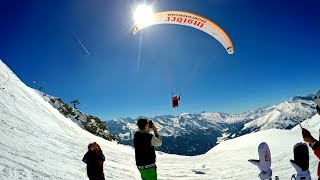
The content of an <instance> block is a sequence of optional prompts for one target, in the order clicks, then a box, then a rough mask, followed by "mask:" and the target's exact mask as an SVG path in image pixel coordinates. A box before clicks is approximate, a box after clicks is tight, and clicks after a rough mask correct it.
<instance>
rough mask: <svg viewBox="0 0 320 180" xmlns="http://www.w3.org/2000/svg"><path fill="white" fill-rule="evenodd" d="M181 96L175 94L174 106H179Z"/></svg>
mask: <svg viewBox="0 0 320 180" xmlns="http://www.w3.org/2000/svg"><path fill="white" fill-rule="evenodd" d="M179 101H180V96H173V97H172V108H178V107H179Z"/></svg>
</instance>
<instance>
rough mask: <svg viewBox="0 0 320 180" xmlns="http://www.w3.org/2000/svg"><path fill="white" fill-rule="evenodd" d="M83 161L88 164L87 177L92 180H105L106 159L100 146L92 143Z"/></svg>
mask: <svg viewBox="0 0 320 180" xmlns="http://www.w3.org/2000/svg"><path fill="white" fill-rule="evenodd" d="M82 161H83V162H84V163H86V164H87V175H88V178H89V179H90V180H105V178H104V173H103V162H104V161H105V157H104V155H103V153H102V150H101V148H100V146H99V144H97V143H96V142H93V143H90V144H89V145H88V152H87V153H86V154H85V155H84V157H83V159H82Z"/></svg>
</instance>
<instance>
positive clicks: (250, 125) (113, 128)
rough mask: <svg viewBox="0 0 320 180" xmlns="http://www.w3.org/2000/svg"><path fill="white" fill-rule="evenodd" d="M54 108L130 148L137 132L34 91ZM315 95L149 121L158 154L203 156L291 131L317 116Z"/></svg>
mask: <svg viewBox="0 0 320 180" xmlns="http://www.w3.org/2000/svg"><path fill="white" fill-rule="evenodd" d="M37 92H38V93H39V94H40V95H42V97H43V98H44V99H45V100H46V101H47V102H49V103H50V104H51V105H52V106H53V107H54V108H56V109H57V110H59V112H60V113H61V114H62V115H64V116H65V117H67V118H70V119H71V120H72V121H74V122H76V123H77V124H78V125H79V126H80V127H82V128H83V129H85V130H87V131H89V132H91V133H92V134H94V135H97V136H100V137H103V138H104V139H107V140H117V141H119V142H120V143H121V144H125V145H131V146H133V144H132V142H133V141H132V138H133V135H134V133H135V132H136V131H137V125H136V122H137V119H138V118H137V119H132V118H118V119H113V120H110V121H106V122H104V121H102V120H100V119H99V118H98V117H96V116H93V115H90V114H88V113H83V112H81V111H79V110H78V109H76V108H74V107H71V106H69V105H68V104H66V103H65V102H64V101H63V100H62V99H61V98H57V97H52V96H50V95H47V94H45V93H43V92H40V91H37ZM313 98H314V95H308V96H306V97H303V96H296V97H293V98H292V99H290V100H288V101H286V102H283V103H281V104H279V105H275V106H266V107H262V108H258V109H256V110H252V111H248V112H245V113H242V114H236V115H230V114H227V113H216V112H202V113H193V114H190V113H183V114H181V115H179V116H172V115H164V116H156V117H152V118H148V119H150V120H152V121H153V122H154V123H155V125H156V126H157V127H158V130H159V132H160V134H161V135H162V138H163V145H162V146H161V147H159V148H158V150H159V151H162V152H166V153H170V154H179V155H189V156H194V155H199V154H204V153H206V152H207V151H208V150H210V149H211V148H212V147H214V146H215V145H216V144H219V143H220V142H222V141H225V140H227V139H232V138H236V137H239V136H242V135H245V134H248V133H252V132H256V131H260V130H266V129H274V128H275V129H291V128H293V127H294V126H296V125H297V124H298V123H299V122H302V121H304V120H305V119H308V118H310V117H312V116H313V115H315V114H316V110H315V103H314V102H313Z"/></svg>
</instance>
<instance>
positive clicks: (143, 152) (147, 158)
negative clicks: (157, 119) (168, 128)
mask: <svg viewBox="0 0 320 180" xmlns="http://www.w3.org/2000/svg"><path fill="white" fill-rule="evenodd" d="M137 125H138V128H139V130H138V131H137V132H136V133H135V134H134V138H133V141H134V149H135V158H136V165H137V168H138V170H139V172H140V175H141V178H142V179H143V180H157V166H156V152H155V149H154V147H158V146H161V145H162V140H161V138H160V136H159V134H158V130H157V128H156V126H155V125H154V124H153V123H152V121H148V120H147V119H139V120H138V122H137ZM151 129H152V130H153V132H154V135H152V134H150V133H149V132H150V130H151Z"/></svg>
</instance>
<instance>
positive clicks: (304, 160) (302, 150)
mask: <svg viewBox="0 0 320 180" xmlns="http://www.w3.org/2000/svg"><path fill="white" fill-rule="evenodd" d="M293 158H294V160H291V161H293V162H294V163H295V164H296V165H298V166H299V167H300V168H301V170H302V171H308V170H309V149H308V145H307V144H306V143H297V144H296V145H295V146H294V147H293ZM308 177H309V176H308ZM308 177H307V176H306V177H300V178H299V179H297V178H295V176H292V178H291V179H293V180H295V179H296V180H303V179H309V178H310V177H309V178H308Z"/></svg>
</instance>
